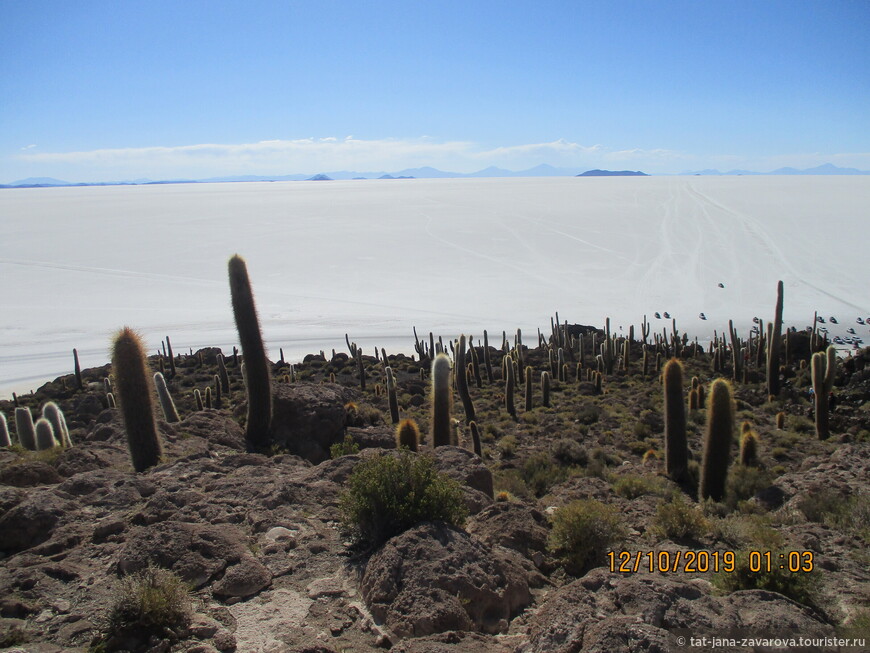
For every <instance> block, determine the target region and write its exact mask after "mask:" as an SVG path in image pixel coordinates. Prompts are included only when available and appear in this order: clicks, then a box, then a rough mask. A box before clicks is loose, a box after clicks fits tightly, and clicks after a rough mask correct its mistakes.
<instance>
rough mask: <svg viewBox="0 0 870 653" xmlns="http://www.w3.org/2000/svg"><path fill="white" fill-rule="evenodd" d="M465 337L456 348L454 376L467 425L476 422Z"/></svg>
mask: <svg viewBox="0 0 870 653" xmlns="http://www.w3.org/2000/svg"><path fill="white" fill-rule="evenodd" d="M465 351H466V347H465V336H464V335H461V336H459V344H458V345H457V347H456V364H455V366H454V372H453V374H454V376H455V380H456V391H457V392H458V393H459V398H460V399H461V400H462V408H463V409H464V410H465V423H466V424H467V423H469V422H473V421H474V402H472V401H471V395H470V394H469V392H468V374H467V372H466V370H465Z"/></svg>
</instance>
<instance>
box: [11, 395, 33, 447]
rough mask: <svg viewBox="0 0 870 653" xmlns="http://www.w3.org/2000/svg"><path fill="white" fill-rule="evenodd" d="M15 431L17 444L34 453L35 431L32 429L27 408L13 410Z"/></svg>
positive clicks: (30, 417) (31, 418)
mask: <svg viewBox="0 0 870 653" xmlns="http://www.w3.org/2000/svg"><path fill="white" fill-rule="evenodd" d="M15 431H16V432H17V433H18V444H20V445H21V446H22V447H24V448H25V449H29V450H30V451H36V430H35V429H34V427H33V415H31V414H30V409H29V408H28V407H27V406H18V407H17V408H16V409H15Z"/></svg>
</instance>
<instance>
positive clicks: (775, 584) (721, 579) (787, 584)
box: [712, 549, 818, 606]
mask: <svg viewBox="0 0 870 653" xmlns="http://www.w3.org/2000/svg"><path fill="white" fill-rule="evenodd" d="M752 550H753V551H755V549H752ZM749 553H750V551H749V550H741V551H738V552H737V554H736V556H735V569H734V571H730V572H728V571H725V570H724V569H721V570H720V571H719V572H718V573H716V574H714V575H713V579H712V581H713V585H715V586H716V587H718V588H719V589H721V590H723V591H725V592H729V593H730V592H736V591H738V590H767V591H769V592H777V593H779V594H782V595H783V596H787V597H788V598H790V599H792V600H793V601H797V602H798V603H802V604H804V605H809V606H813V605H815V601H814V595H813V586H814V585H815V584H817V583H818V581H817V580H816V574H817V572H805V571H798V572H794V573H793V572H790V571H789V570H788V562H787V561H788V551H776V550H774V551H771V553H770V558H771V567H772V569H771V570H770V571H766V570H765V569H764V567H765V566H766V565H765V564H762V570H761V571H758V572H754V571H751V570H750V555H749ZM780 554H782V555H783V556H785V557H784V558H782V560H785V561H786V562H785V567H786V568H785V569H780V564H781V560H780V557H779V556H780ZM764 562H765V559H764V558H762V563H764Z"/></svg>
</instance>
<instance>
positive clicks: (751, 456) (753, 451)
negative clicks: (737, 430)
mask: <svg viewBox="0 0 870 653" xmlns="http://www.w3.org/2000/svg"><path fill="white" fill-rule="evenodd" d="M740 464H741V465H743V466H745V467H751V466H754V465H757V464H758V434H757V433H756V432H755V431H753V430H752V429H751V428H749V429H745V430H744V431H743V433H741V434H740Z"/></svg>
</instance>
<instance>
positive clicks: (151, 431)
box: [112, 327, 162, 472]
mask: <svg viewBox="0 0 870 653" xmlns="http://www.w3.org/2000/svg"><path fill="white" fill-rule="evenodd" d="M147 369H148V368H147V363H146V361H145V348H144V347H143V346H142V340H141V338H140V337H139V335H138V334H137V333H136V332H135V331H133V330H132V329H131V328H130V327H124V328H123V329H121V331H119V332H118V334H117V335H116V336H115V340H114V345H113V347H112V370H113V372H114V374H115V391H116V393H117V399H118V401H119V402H120V404H121V414H122V415H123V417H124V427H125V429H126V431H127V445H128V447H129V449H130V458H131V459H132V461H133V469H135V470H136V471H137V472H144V471H145V470H146V469H148V468H149V467H153V466H154V465H156V464H157V463H158V462H160V456H161V455H162V450H161V446H160V439H159V438H158V437H157V425H156V423H155V422H154V407H153V403H152V400H151V388H150V387H149V384H148V374H147Z"/></svg>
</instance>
